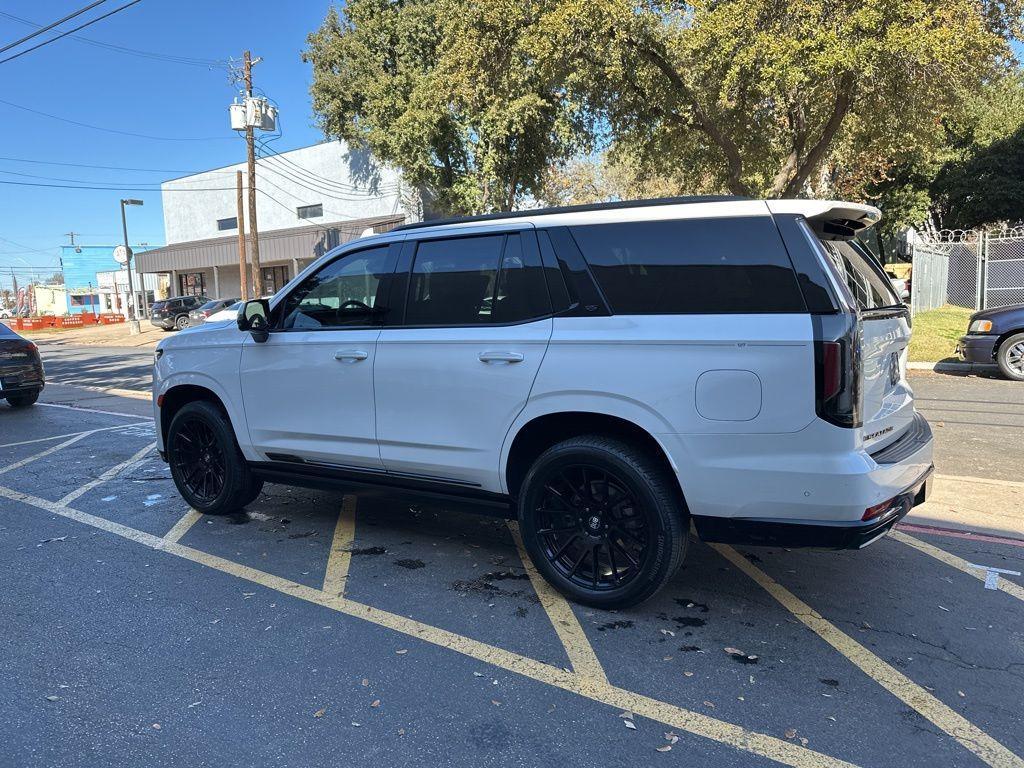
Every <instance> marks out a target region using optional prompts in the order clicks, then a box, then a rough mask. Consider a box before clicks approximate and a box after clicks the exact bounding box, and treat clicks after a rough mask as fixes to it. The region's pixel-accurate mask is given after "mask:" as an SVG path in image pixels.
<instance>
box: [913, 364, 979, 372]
mask: <svg viewBox="0 0 1024 768" xmlns="http://www.w3.org/2000/svg"><path fill="white" fill-rule="evenodd" d="M994 367H996V366H995V365H994V364H993V365H982V364H981V363H958V362H938V363H907V370H908V371H938V372H940V373H941V372H942V371H964V372H967V371H973V370H976V369H977V370H988V369H989V368H994Z"/></svg>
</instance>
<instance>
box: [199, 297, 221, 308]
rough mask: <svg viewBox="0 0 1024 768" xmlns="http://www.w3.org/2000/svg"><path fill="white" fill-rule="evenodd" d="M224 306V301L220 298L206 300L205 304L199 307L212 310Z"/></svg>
mask: <svg viewBox="0 0 1024 768" xmlns="http://www.w3.org/2000/svg"><path fill="white" fill-rule="evenodd" d="M222 306H224V302H223V301H221V300H220V299H214V300H213V301H208V302H206V303H205V304H203V306H201V307H199V309H200V310H212V309H219V308H220V307H222Z"/></svg>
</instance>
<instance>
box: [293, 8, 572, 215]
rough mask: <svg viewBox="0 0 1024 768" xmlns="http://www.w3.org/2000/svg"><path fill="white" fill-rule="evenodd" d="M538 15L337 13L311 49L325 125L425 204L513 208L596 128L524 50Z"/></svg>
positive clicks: (523, 11)
mask: <svg viewBox="0 0 1024 768" xmlns="http://www.w3.org/2000/svg"><path fill="white" fill-rule="evenodd" d="M538 11H539V5H537V4H533V3H522V2H517V1H516V0H488V1H487V2H482V3H475V2H461V1H460V0H420V1H418V2H417V1H415V0H410V1H408V2H389V1H388V0H349V2H347V3H346V4H345V6H344V8H343V9H342V10H341V11H338V10H337V9H334V8H332V9H331V10H330V11H329V12H328V14H327V18H326V19H325V21H324V23H323V25H322V26H321V27H320V29H319V30H318V31H317V32H315V33H313V34H311V35H310V36H309V48H308V49H307V51H306V53H305V58H306V59H307V60H308V61H310V62H311V63H312V65H313V83H312V87H311V92H312V97H313V108H314V110H315V112H316V113H317V115H318V118H319V122H320V125H321V127H322V128H323V130H324V132H325V133H326V134H327V135H328V136H332V137H337V138H341V139H344V140H346V141H347V142H349V143H350V144H351V145H353V146H359V147H365V148H368V149H370V150H371V151H372V152H373V153H374V155H375V156H376V157H377V158H378V159H380V160H383V161H385V162H388V163H392V164H394V165H396V166H398V167H400V168H401V169H402V170H403V172H404V175H405V178H406V179H407V181H409V182H410V183H411V184H413V185H415V186H416V187H418V188H420V189H421V190H423V192H424V194H425V197H426V198H427V199H426V201H425V202H426V207H428V208H433V209H434V210H436V211H439V212H444V213H477V212H486V211H494V210H510V209H511V208H513V207H515V206H516V205H517V204H518V203H520V202H521V201H522V200H523V199H524V198H525V197H526V196H532V195H535V194H536V193H537V192H538V191H539V188H540V184H541V179H542V177H543V174H544V172H545V170H546V168H547V167H548V165H549V164H550V163H551V162H553V161H557V160H559V159H565V158H568V157H570V156H571V155H573V154H574V153H576V152H577V151H579V149H580V148H581V147H582V146H583V141H584V140H585V139H586V136H587V132H586V128H587V126H588V125H589V121H588V120H587V119H586V115H585V114H584V113H583V112H582V111H581V110H580V109H579V108H577V107H576V106H574V105H573V104H571V103H569V102H568V101H567V100H566V98H565V93H564V89H562V88H561V87H560V85H559V84H558V83H556V82H552V81H550V80H547V79H545V77H544V75H543V73H542V71H541V70H540V68H538V67H537V66H536V63H535V62H533V61H531V60H530V58H529V52H528V50H527V49H525V48H524V47H523V44H522V43H523V39H524V36H525V35H527V34H528V33H529V32H530V30H531V29H532V28H533V27H534V26H535V25H536V24H537V22H538Z"/></svg>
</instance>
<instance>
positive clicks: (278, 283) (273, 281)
mask: <svg viewBox="0 0 1024 768" xmlns="http://www.w3.org/2000/svg"><path fill="white" fill-rule="evenodd" d="M261 272H262V273H263V293H264V294H265V295H267V296H270V295H272V294H275V293H277V292H278V291H280V290H281V289H282V288H284V286H285V285H286V284H287V282H288V281H289V280H290V279H291V278H289V277H288V267H263V268H262V269H261Z"/></svg>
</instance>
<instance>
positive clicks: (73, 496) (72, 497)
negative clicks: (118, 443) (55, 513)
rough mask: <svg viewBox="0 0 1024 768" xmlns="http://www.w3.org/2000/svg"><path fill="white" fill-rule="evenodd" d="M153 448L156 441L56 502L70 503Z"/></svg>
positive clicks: (115, 475) (112, 476)
mask: <svg viewBox="0 0 1024 768" xmlns="http://www.w3.org/2000/svg"><path fill="white" fill-rule="evenodd" d="M154 448H156V443H150V444H149V445H147V446H146V447H145V448H142V449H141V450H138V451H136V452H135V453H134V455H132V457H131V458H130V459H128V460H126V461H122V462H121V463H120V464H118V465H117V466H114V467H111V468H110V469H108V470H107V471H106V472H104V473H103V474H102V475H100V476H99V477H97V478H96V479H95V480H90V481H89V482H88V483H86V484H85V485H83V486H82V487H81V488H76V489H75V490H73V491H72V492H71V493H69V494H68V495H67V496H65V497H64V498H63V499H61V500H60V501H58V502H57V503H58V504H70V503H71V502H72V501H74V500H75V499H77V498H78V497H79V496H82V495H84V494H86V493H88V492H89V491H91V490H92V489H93V488H95V487H96V486H97V485H100V484H102V483H105V482H107V481H108V480H111V479H113V478H114V477H117V476H118V475H119V474H121V473H122V472H123V471H124V470H126V469H127V468H128V467H130V466H131V465H132V464H135V463H137V462H138V461H139V460H140V459H142V457H143V456H145V455H146V454H147V453H149V452H150V451H152V450H153V449H154Z"/></svg>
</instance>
